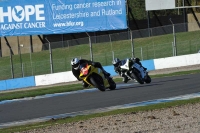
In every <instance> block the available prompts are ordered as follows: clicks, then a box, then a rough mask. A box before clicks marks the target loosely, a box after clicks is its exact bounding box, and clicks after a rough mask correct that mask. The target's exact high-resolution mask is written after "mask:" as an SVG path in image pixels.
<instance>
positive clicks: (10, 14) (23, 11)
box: [0, 4, 45, 23]
mask: <svg viewBox="0 0 200 133" xmlns="http://www.w3.org/2000/svg"><path fill="white" fill-rule="evenodd" d="M0 14H1V15H0V23H1V22H13V21H15V22H21V21H24V20H25V21H30V19H33V21H35V20H36V21H41V20H45V15H44V5H43V4H40V5H34V6H33V5H25V6H24V7H22V6H15V7H11V6H8V7H7V9H6V7H0ZM6 20H7V21H6Z"/></svg>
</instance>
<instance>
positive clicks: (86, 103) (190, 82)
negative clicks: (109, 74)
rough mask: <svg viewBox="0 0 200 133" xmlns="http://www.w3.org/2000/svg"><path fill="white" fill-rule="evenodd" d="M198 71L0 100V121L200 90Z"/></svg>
mask: <svg viewBox="0 0 200 133" xmlns="http://www.w3.org/2000/svg"><path fill="white" fill-rule="evenodd" d="M199 77H200V74H192V75H185V76H175V77H165V78H156V79H153V80H152V82H151V83H150V84H143V85H140V84H138V83H135V82H128V83H127V84H117V89H116V90H114V91H110V90H107V91H105V92H100V91H99V90H94V89H93V90H94V91H86V92H82V93H72V94H70V93H67V94H62V95H57V96H53V97H41V98H33V99H27V100H18V101H14V102H5V103H0V118H1V119H0V125H2V124H5V123H12V122H16V121H17V122H18V121H25V120H30V119H35V118H41V117H46V116H53V115H58V114H66V113H71V112H78V111H84V110H92V109H98V108H105V107H110V106H117V105H123V104H128V103H136V102H142V101H149V100H154V99H160V98H169V97H174V96H180V95H185V94H192V93H198V92H200V84H199Z"/></svg>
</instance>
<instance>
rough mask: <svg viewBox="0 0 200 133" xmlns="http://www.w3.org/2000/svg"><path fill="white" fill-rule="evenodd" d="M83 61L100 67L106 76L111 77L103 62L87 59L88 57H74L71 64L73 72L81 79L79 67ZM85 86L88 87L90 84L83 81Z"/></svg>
mask: <svg viewBox="0 0 200 133" xmlns="http://www.w3.org/2000/svg"><path fill="white" fill-rule="evenodd" d="M83 63H87V64H88V65H93V66H94V67H97V68H100V69H101V70H102V72H103V74H104V76H105V77H109V76H110V73H108V72H106V71H105V70H104V69H103V67H102V65H101V63H99V62H93V61H90V60H86V59H78V58H73V59H72V60H71V65H72V73H73V74H74V76H75V77H76V78H77V79H78V80H79V81H81V79H80V78H79V75H80V69H79V66H80V64H83ZM82 85H83V87H84V88H86V87H88V86H89V85H88V84H87V83H86V82H84V81H83V83H82Z"/></svg>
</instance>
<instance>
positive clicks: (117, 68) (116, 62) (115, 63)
mask: <svg viewBox="0 0 200 133" xmlns="http://www.w3.org/2000/svg"><path fill="white" fill-rule="evenodd" d="M130 59H131V61H133V63H134V62H136V63H138V64H139V65H140V66H141V67H143V66H142V63H141V62H140V59H139V58H130ZM126 60H127V58H126V59H124V60H120V59H119V58H115V59H114V60H113V61H112V64H113V66H114V70H115V72H116V73H118V74H119V75H120V76H121V77H123V80H122V81H123V82H124V83H127V82H128V81H129V80H130V79H129V78H128V77H127V76H126V74H125V73H124V72H122V71H121V68H120V66H121V65H124V63H125V62H126ZM143 69H144V70H145V71H146V70H147V68H145V67H143Z"/></svg>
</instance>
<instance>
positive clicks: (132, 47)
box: [129, 28, 135, 58]
mask: <svg viewBox="0 0 200 133" xmlns="http://www.w3.org/2000/svg"><path fill="white" fill-rule="evenodd" d="M129 30H130V36H131V51H132V58H134V57H135V55H134V42H133V34H132V30H131V29H130V28H129Z"/></svg>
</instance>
